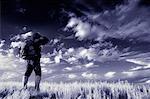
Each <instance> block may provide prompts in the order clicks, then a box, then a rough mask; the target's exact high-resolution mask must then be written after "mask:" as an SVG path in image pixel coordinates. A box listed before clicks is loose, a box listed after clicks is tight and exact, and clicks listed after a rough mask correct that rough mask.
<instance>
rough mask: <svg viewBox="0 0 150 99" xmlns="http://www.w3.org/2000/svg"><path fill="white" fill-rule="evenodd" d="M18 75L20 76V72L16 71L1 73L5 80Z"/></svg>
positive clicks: (2, 78)
mask: <svg viewBox="0 0 150 99" xmlns="http://www.w3.org/2000/svg"><path fill="white" fill-rule="evenodd" d="M18 76H19V75H18V73H15V72H4V73H3V74H2V75H1V77H0V79H1V80H4V81H5V80H8V79H11V78H15V77H18Z"/></svg>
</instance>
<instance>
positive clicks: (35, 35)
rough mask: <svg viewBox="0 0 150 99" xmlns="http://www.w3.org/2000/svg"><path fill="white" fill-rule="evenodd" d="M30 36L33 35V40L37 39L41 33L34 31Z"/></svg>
mask: <svg viewBox="0 0 150 99" xmlns="http://www.w3.org/2000/svg"><path fill="white" fill-rule="evenodd" d="M32 37H33V40H36V39H39V38H40V37H41V34H40V33H34V34H33V35H32Z"/></svg>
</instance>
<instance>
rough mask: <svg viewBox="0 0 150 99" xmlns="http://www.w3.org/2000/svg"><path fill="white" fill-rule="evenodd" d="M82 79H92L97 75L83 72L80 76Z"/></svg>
mask: <svg viewBox="0 0 150 99" xmlns="http://www.w3.org/2000/svg"><path fill="white" fill-rule="evenodd" d="M81 75H82V76H83V77H85V78H88V79H94V78H96V77H97V74H93V73H88V72H84V73H82V74H81Z"/></svg>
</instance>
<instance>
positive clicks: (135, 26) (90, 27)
mask: <svg viewBox="0 0 150 99" xmlns="http://www.w3.org/2000/svg"><path fill="white" fill-rule="evenodd" d="M138 3H139V0H130V1H128V3H124V4H121V5H118V6H116V8H115V9H114V10H104V11H103V12H96V13H93V12H86V11H81V12H82V13H84V16H82V17H75V16H73V17H71V19H70V20H69V22H68V24H67V25H66V29H65V30H67V28H72V30H73V31H74V32H75V36H76V37H78V39H79V40H85V39H94V40H99V41H103V40H104V39H106V38H108V37H112V38H119V39H122V38H123V39H124V38H134V39H136V40H140V41H147V42H150V40H149V38H150V19H149V17H150V14H149V13H148V12H149V10H150V9H149V8H148V7H140V6H138Z"/></svg>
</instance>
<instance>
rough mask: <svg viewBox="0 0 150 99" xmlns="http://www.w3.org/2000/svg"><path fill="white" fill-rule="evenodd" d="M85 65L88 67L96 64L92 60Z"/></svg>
mask: <svg viewBox="0 0 150 99" xmlns="http://www.w3.org/2000/svg"><path fill="white" fill-rule="evenodd" d="M84 66H85V67H87V68H89V67H93V66H94V63H93V62H90V63H88V64H85V65H84Z"/></svg>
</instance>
